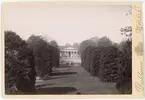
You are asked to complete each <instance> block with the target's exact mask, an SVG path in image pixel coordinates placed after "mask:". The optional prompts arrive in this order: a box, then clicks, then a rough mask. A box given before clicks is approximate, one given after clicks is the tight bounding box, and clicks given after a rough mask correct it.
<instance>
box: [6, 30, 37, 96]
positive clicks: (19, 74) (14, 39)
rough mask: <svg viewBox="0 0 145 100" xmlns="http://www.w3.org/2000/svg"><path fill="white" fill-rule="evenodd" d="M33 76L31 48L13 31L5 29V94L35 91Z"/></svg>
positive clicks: (33, 66)
mask: <svg viewBox="0 0 145 100" xmlns="http://www.w3.org/2000/svg"><path fill="white" fill-rule="evenodd" d="M35 76H36V72H35V63H34V55H33V52H32V50H30V49H29V48H28V46H27V43H26V42H25V41H24V40H22V39H21V38H20V37H19V36H18V35H17V34H16V33H15V32H12V31H5V92H6V94H15V93H17V92H18V91H19V92H18V93H20V92H23V93H33V92H35V87H34V85H35ZM26 87H27V88H26Z"/></svg>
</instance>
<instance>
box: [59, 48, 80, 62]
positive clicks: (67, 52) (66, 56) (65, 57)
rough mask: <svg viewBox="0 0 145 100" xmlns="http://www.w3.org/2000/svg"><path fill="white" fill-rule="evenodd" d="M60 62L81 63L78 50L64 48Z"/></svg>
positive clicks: (61, 51)
mask: <svg viewBox="0 0 145 100" xmlns="http://www.w3.org/2000/svg"><path fill="white" fill-rule="evenodd" d="M60 60H61V61H67V62H70V61H71V62H77V63H78V62H80V56H79V54H78V49H77V48H73V47H68V48H63V49H61V50H60Z"/></svg>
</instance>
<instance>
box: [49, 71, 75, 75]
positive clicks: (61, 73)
mask: <svg viewBox="0 0 145 100" xmlns="http://www.w3.org/2000/svg"><path fill="white" fill-rule="evenodd" d="M70 74H77V72H57V73H52V74H51V75H50V76H60V75H70Z"/></svg>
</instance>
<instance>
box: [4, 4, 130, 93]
mask: <svg viewBox="0 0 145 100" xmlns="http://www.w3.org/2000/svg"><path fill="white" fill-rule="evenodd" d="M2 10H3V16H4V17H3V31H4V59H5V60H4V94H5V95H64V94H65V95H66V94H67V95H92V94H93V95H99V94H104V95H116V94H117V95H119V94H129V95H131V94H132V6H131V5H111V4H110V5H93V4H92V5H87V4H84V5H81V4H77V3H76V4H74V5H71V4H64V5H59V4H55V3H54V4H52V5H51V4H49V3H42V4H41V3H8V4H3V7H2Z"/></svg>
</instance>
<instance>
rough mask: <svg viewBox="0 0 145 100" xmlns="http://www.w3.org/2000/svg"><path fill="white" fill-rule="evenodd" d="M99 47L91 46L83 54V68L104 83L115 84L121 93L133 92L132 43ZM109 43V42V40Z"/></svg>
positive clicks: (126, 42)
mask: <svg viewBox="0 0 145 100" xmlns="http://www.w3.org/2000/svg"><path fill="white" fill-rule="evenodd" d="M103 40H105V41H106V40H107V39H106V38H102V39H101V42H100V43H101V44H98V45H97V46H93V45H89V44H88V46H86V47H85V48H83V51H82V52H81V61H82V62H81V66H82V67H83V68H84V69H86V71H88V72H89V73H90V74H91V75H93V76H97V77H99V78H100V80H101V81H104V82H115V83H116V88H117V89H118V91H119V92H120V93H131V91H132V85H131V83H132V50H131V46H132V45H131V41H123V42H121V43H120V44H117V43H115V44H113V43H112V42H111V41H110V42H109V43H108V44H105V42H104V41H103ZM107 41H109V40H107Z"/></svg>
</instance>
